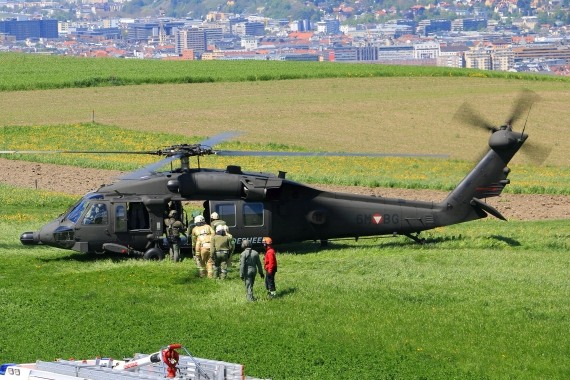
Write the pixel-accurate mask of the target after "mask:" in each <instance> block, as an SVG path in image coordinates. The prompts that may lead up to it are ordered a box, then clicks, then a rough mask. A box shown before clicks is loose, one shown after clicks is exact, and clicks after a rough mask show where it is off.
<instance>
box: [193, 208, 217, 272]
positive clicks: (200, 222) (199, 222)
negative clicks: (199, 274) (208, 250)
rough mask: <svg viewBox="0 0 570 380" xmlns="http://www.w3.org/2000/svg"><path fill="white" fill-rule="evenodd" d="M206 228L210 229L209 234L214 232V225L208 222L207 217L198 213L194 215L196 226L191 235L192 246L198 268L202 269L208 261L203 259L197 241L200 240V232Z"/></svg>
mask: <svg viewBox="0 0 570 380" xmlns="http://www.w3.org/2000/svg"><path fill="white" fill-rule="evenodd" d="M204 229H206V230H207V231H208V234H209V235H213V234H214V230H212V227H210V226H209V225H208V224H206V219H205V218H204V217H203V216H202V215H196V216H195V217H194V227H193V228H192V231H191V232H190V236H191V238H192V247H194V260H195V261H196V267H197V268H198V270H200V268H205V265H206V262H203V261H202V257H201V255H200V251H199V250H197V249H196V242H197V241H198V236H200V234H201V233H202V231H203V230H204ZM204 270H205V269H204Z"/></svg>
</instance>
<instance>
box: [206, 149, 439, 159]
mask: <svg viewBox="0 0 570 380" xmlns="http://www.w3.org/2000/svg"><path fill="white" fill-rule="evenodd" d="M215 153H216V155H217V156H233V157H235V156H254V157H272V156H273V157H428V158H448V157H449V155H447V154H421V153H417V154H416V153H340V152H269V151H255V150H220V151H216V152H215Z"/></svg>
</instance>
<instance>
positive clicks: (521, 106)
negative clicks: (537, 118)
mask: <svg viewBox="0 0 570 380" xmlns="http://www.w3.org/2000/svg"><path fill="white" fill-rule="evenodd" d="M539 100H540V96H539V95H538V94H537V93H535V92H534V91H531V90H529V89H524V90H522V92H521V94H520V95H519V97H518V98H517V100H516V102H515V104H514V106H513V110H512V111H511V116H510V117H509V118H508V120H507V122H506V124H507V125H511V126H512V125H513V123H515V122H516V121H517V120H518V119H520V118H521V117H524V116H526V115H527V114H528V111H529V110H530V108H531V107H532V105H533V104H534V103H535V102H537V101H539Z"/></svg>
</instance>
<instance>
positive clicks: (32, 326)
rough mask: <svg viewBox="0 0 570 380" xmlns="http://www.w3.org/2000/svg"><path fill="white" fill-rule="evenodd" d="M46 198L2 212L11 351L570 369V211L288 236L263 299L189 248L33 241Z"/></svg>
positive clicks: (373, 373) (282, 367)
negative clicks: (546, 217)
mask: <svg viewBox="0 0 570 380" xmlns="http://www.w3.org/2000/svg"><path fill="white" fill-rule="evenodd" d="M43 196H45V195H43V194H41V192H37V191H30V192H28V193H27V195H26V196H23V197H22V198H21V202H20V203H19V204H17V205H14V206H18V207H16V208H14V209H10V210H9V212H8V213H7V214H8V218H5V219H3V220H1V221H0V228H1V229H2V230H3V231H4V233H3V234H2V235H1V236H0V247H1V250H2V260H3V265H2V267H1V268H0V279H1V281H0V294H2V299H3V308H2V309H1V311H0V313H1V316H2V318H0V330H1V331H3V332H4V334H3V344H2V345H0V362H12V361H16V362H28V361H35V360H36V359H44V360H52V359H54V358H56V357H63V358H68V357H75V358H90V357H95V356H97V355H104V356H112V357H117V358H122V357H124V356H130V355H132V354H133V353H134V352H154V351H156V350H157V349H158V348H160V347H161V346H164V345H166V344H169V343H174V342H180V343H182V344H184V345H186V346H187V347H188V348H189V349H190V350H191V351H192V352H193V353H194V354H195V355H197V356H200V357H207V358H213V359H219V360H226V361H234V362H240V363H244V364H245V365H246V373H247V374H248V375H252V376H257V377H264V378H273V379H338V378H339V376H340V377H342V378H347V379H363V378H365V379H378V378H420V377H421V378H461V379H481V378H517V379H536V378H549V379H563V378H565V376H566V375H567V371H568V365H569V362H568V357H569V354H570V347H569V346H568V341H567V339H566V337H565V336H566V332H567V331H568V329H569V328H570V321H569V320H568V318H567V315H568V314H569V312H570V303H569V302H568V297H567V295H568V292H569V291H570V287H569V284H568V281H567V268H568V266H569V265H570V258H569V257H568V255H567V252H568V249H570V245H569V242H570V229H569V226H568V222H566V221H558V222H509V223H504V222H499V221H491V220H489V221H478V222H472V223H468V224H464V225H458V226H453V227H446V228H439V229H437V230H435V231H432V232H429V233H428V234H427V235H426V237H427V238H428V244H426V245H423V246H420V245H417V244H416V243H414V242H412V241H411V240H410V239H407V238H403V237H402V238H390V239H388V238H384V239H361V240H359V241H358V242H354V241H349V240H346V241H339V242H333V243H332V245H331V247H329V248H328V249H325V250H319V249H318V245H316V244H312V243H305V244H294V245H287V246H280V247H277V248H278V251H279V255H278V260H279V265H280V267H279V268H280V269H279V272H278V274H277V286H278V291H279V297H278V298H277V299H275V300H268V299H266V298H265V296H264V292H263V286H262V281H260V280H259V279H258V281H257V283H256V288H255V291H256V293H257V295H258V296H259V298H260V301H259V302H257V303H255V304H249V303H247V302H246V300H245V291H244V287H243V283H242V282H241V281H240V280H239V278H238V275H237V272H236V267H235V266H234V267H233V268H232V270H231V272H230V275H229V279H228V280H227V281H224V282H219V281H209V280H207V279H200V278H198V276H197V272H196V269H195V265H194V263H193V262H192V261H191V260H185V261H183V262H182V263H180V264H173V263H170V262H167V261H163V262H146V261H139V260H132V259H124V258H121V257H117V256H105V255H103V256H98V257H95V258H94V257H89V256H85V255H81V254H78V253H74V252H71V251H62V250H57V249H53V248H47V247H25V246H22V245H21V244H20V243H19V241H18V236H19V234H20V233H21V232H22V231H31V230H35V229H37V228H38V227H39V225H41V223H43V222H44V216H43V211H42V210H41V209H40V208H38V206H36V205H34V204H28V203H27V201H28V200H29V199H28V198H33V197H43ZM50 196H52V195H50ZM50 196H48V197H50ZM53 196H55V195H53ZM53 202H54V203H57V199H55V198H54V200H53ZM17 213H19V214H22V215H25V217H23V218H21V219H19V220H18V221H13V220H12V217H10V215H16V214H17ZM37 219H41V220H37Z"/></svg>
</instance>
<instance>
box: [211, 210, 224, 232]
mask: <svg viewBox="0 0 570 380" xmlns="http://www.w3.org/2000/svg"><path fill="white" fill-rule="evenodd" d="M210 224H211V225H212V229H213V230H214V231H216V227H218V226H220V225H225V224H226V222H225V221H223V220H222V219H220V215H218V213H217V212H215V211H214V212H213V213H212V214H211V215H210Z"/></svg>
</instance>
